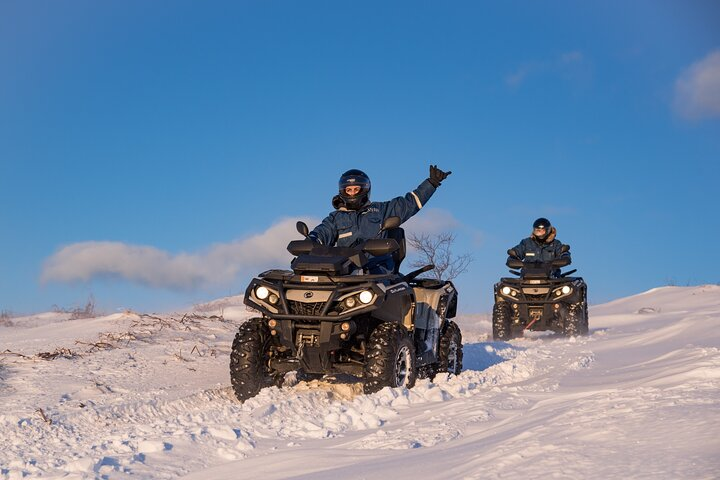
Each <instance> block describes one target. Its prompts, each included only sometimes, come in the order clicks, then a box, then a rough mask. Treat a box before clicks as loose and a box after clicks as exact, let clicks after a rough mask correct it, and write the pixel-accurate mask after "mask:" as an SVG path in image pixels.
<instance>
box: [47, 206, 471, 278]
mask: <svg viewBox="0 0 720 480" xmlns="http://www.w3.org/2000/svg"><path fill="white" fill-rule="evenodd" d="M305 221H306V223H307V224H308V225H309V226H310V227H311V228H312V227H313V226H314V225H316V224H317V223H318V222H317V221H316V220H315V219H306V220H305ZM295 223H296V219H283V220H281V221H279V222H278V223H276V224H274V225H273V226H271V227H270V228H268V229H267V230H266V231H265V232H262V233H259V234H256V235H253V236H250V237H247V238H244V239H241V240H237V241H234V242H230V243H221V244H216V245H213V246H211V247H209V248H208V249H206V250H204V251H202V252H197V253H178V254H172V253H170V252H167V251H164V250H161V249H159V248H156V247H151V246H146V245H131V244H127V243H122V242H110V241H108V242H98V241H89V242H80V243H74V244H72V245H68V246H65V247H63V248H61V249H60V250H58V251H57V252H56V253H55V254H53V255H52V256H51V257H50V258H48V259H47V260H46V261H45V264H44V266H43V271H42V275H41V281H42V282H78V281H81V282H82V281H89V280H92V279H95V278H103V277H111V278H120V279H123V280H126V281H129V282H133V283H138V284H142V285H146V286H150V287H160V288H167V289H172V290H189V289H194V288H209V287H217V286H223V285H228V284H232V283H233V282H234V281H235V280H236V278H237V276H238V275H240V274H254V273H258V272H259V271H261V270H262V269H265V268H289V267H290V260H291V259H292V256H291V255H290V253H288V251H287V249H286V247H287V244H288V242H289V241H290V240H293V239H298V238H300V237H299V234H298V233H297V231H296V230H295ZM403 227H404V228H405V229H406V231H407V232H408V234H409V233H416V234H428V235H435V234H437V233H440V232H445V231H449V230H455V229H458V228H459V227H461V224H460V222H459V221H458V220H457V219H456V218H455V217H453V216H452V214H451V213H450V212H448V211H446V210H442V209H438V208H429V209H423V211H422V212H421V213H420V214H419V215H416V216H415V217H413V218H412V219H410V220H409V221H408V222H407V223H405V224H404V225H403Z"/></svg>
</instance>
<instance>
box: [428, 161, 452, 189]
mask: <svg viewBox="0 0 720 480" xmlns="http://www.w3.org/2000/svg"><path fill="white" fill-rule="evenodd" d="M451 173H452V172H443V171H442V170H440V169H439V168H437V165H430V176H429V177H428V180H430V183H431V184H432V186H433V187H435V188H438V187H439V186H440V183H441V182H442V181H443V180H445V179H446V178H447V176H448V175H450V174H451Z"/></svg>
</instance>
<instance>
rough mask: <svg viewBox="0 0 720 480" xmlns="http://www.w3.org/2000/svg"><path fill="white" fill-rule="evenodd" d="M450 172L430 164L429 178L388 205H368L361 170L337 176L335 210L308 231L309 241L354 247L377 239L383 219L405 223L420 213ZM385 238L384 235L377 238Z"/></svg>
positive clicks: (367, 185) (366, 179) (367, 186)
mask: <svg viewBox="0 0 720 480" xmlns="http://www.w3.org/2000/svg"><path fill="white" fill-rule="evenodd" d="M451 173H452V172H443V171H442V170H440V169H439V168H437V166H435V165H431V166H430V176H429V177H428V178H427V179H426V180H425V181H423V182H422V183H421V184H420V185H419V186H418V187H417V188H416V189H415V190H413V191H412V192H409V193H407V194H405V196H403V197H396V198H393V199H392V200H389V201H387V202H371V201H370V186H371V185H370V178H369V177H368V176H367V175H366V174H365V173H364V172H362V171H360V170H355V169H353V170H348V171H347V172H345V173H343V174H342V176H341V177H340V181H339V182H338V194H337V195H336V196H335V197H333V200H332V205H333V207H334V208H335V211H334V212H331V213H330V214H329V215H328V216H327V217H325V219H324V220H323V221H322V223H321V224H320V225H318V226H317V227H315V228H314V229H313V230H312V232H310V234H309V238H311V239H313V240H315V241H316V242H319V243H321V244H323V245H331V246H332V245H337V246H338V247H354V246H357V245H359V244H361V243H363V242H365V241H366V240H369V239H371V238H377V237H378V233H379V232H380V227H381V226H382V223H383V221H384V220H385V219H387V218H389V217H393V216H394V217H400V220H401V222H405V221H407V220H408V219H409V218H410V217H412V216H413V215H415V214H416V213H417V212H419V211H420V209H421V208H422V207H423V206H424V205H425V204H426V203H427V201H428V200H430V197H431V196H432V194H433V193H435V190H436V189H437V187H439V186H440V183H441V182H442V181H443V180H445V178H447V176H448V175H450V174H451ZM384 236H385V235H384V232H383V235H381V236H380V237H384ZM388 257H389V256H388ZM380 260H381V259H380V258H378V261H380ZM382 262H383V263H384V266H385V268H389V269H392V265H388V258H383V259H382Z"/></svg>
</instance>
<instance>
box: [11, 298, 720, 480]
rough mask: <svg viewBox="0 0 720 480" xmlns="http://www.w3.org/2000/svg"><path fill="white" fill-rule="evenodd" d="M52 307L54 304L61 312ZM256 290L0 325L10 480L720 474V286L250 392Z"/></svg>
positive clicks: (484, 329) (469, 330) (475, 328)
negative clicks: (249, 294)
mask: <svg viewBox="0 0 720 480" xmlns="http://www.w3.org/2000/svg"><path fill="white" fill-rule="evenodd" d="M53 315H56V316H55V317H53ZM250 315H251V314H250V313H249V312H246V311H245V308H244V307H243V306H242V305H241V298H239V297H231V298H228V299H221V300H217V301H215V302H211V303H209V304H204V305H200V306H197V307H195V309H194V310H193V311H191V312H183V313H178V314H163V315H141V314H138V313H134V312H125V313H120V314H114V315H110V316H106V317H101V318H94V319H82V320H72V319H68V318H67V316H64V317H63V316H62V314H44V315H42V316H34V317H31V318H30V317H28V318H24V319H12V322H8V323H7V325H5V326H0V352H2V354H1V355H0V401H1V405H2V410H0V438H2V440H3V441H2V445H3V448H2V450H0V478H21V477H23V476H26V477H27V476H30V477H41V476H42V477H53V478H176V477H178V476H183V475H187V476H188V477H189V478H197V479H207V478H213V479H222V478H227V479H231V478H232V479H237V478H257V477H260V476H261V477H262V478H264V479H274V478H278V479H279V478H308V479H310V478H313V479H318V478H319V479H325V478H326V479H337V478H380V477H383V476H388V475H392V476H393V477H394V478H448V479H450V478H453V479H454V478H483V479H486V478H540V477H552V478H586V479H588V478H590V479H595V478H597V479H601V478H602V479H605V478H668V479H670V478H717V475H718V474H717V472H718V471H720V388H719V387H720V332H718V328H717V326H718V320H719V319H720V287H718V286H702V287H665V288H658V289H654V290H650V291H648V292H645V293H643V294H640V295H636V296H633V297H629V298H624V299H620V300H616V301H613V302H610V303H608V304H604V305H597V306H593V307H591V308H590V328H591V335H590V336H588V337H583V338H570V339H565V338H562V337H556V336H553V335H542V334H532V335H531V336H530V337H529V338H525V339H519V340H513V341H511V342H492V341H491V339H490V323H489V319H488V317H487V316H486V315H468V316H464V317H462V316H461V317H460V318H459V319H458V323H459V324H460V326H461V328H462V329H463V335H464V342H465V361H464V370H463V372H462V373H461V374H460V375H459V376H457V377H452V378H438V379H436V381H435V383H431V382H429V381H427V380H421V381H419V382H418V384H417V386H416V387H415V388H414V389H412V390H409V391H408V390H404V389H394V390H393V389H385V390H383V391H381V392H378V393H376V394H373V395H362V394H360V392H361V387H360V385H359V384H357V383H354V384H353V383H343V381H345V380H347V379H327V380H325V381H322V382H318V381H315V382H312V383H307V382H296V381H295V382H292V381H291V382H290V383H291V384H292V385H291V386H287V387H283V388H282V389H277V388H270V389H265V390H263V391H262V392H261V393H260V395H258V396H257V397H256V398H253V399H251V400H249V401H248V402H246V403H245V404H240V403H238V402H237V401H236V400H235V399H234V397H233V394H232V391H231V388H230V386H229V384H230V382H229V377H228V363H229V348H230V344H231V341H232V337H233V335H234V333H235V331H236V329H237V326H238V325H239V324H240V323H241V322H242V321H244V320H245V319H246V318H248V317H249V316H250Z"/></svg>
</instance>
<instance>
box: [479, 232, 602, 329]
mask: <svg viewBox="0 0 720 480" xmlns="http://www.w3.org/2000/svg"><path fill="white" fill-rule="evenodd" d="M569 250H570V246H569V245H563V246H562V252H563V253H565V252H568V251H569ZM508 255H509V257H508V260H507V263H506V265H507V266H508V267H510V268H511V269H512V270H510V273H512V274H514V275H516V276H518V277H520V278H514V277H513V278H501V279H500V281H499V282H498V283H496V284H495V305H494V306H493V313H492V329H493V338H494V339H495V340H510V339H513V338H517V337H522V336H523V332H524V331H525V330H552V331H554V332H555V333H559V334H562V335H565V336H568V337H569V336H575V335H587V333H588V311H587V285H586V284H585V281H584V280H583V279H582V278H581V277H570V276H569V275H571V274H573V273H575V272H576V271H577V270H570V271H568V272H566V273H562V272H561V270H560V269H561V267H565V266H567V265H569V264H570V258H569V257H567V256H565V257H560V258H557V259H555V260H553V261H552V262H528V261H525V262H523V261H522V260H520V259H519V258H517V255H516V252H515V251H514V250H513V249H510V250H508ZM518 269H519V271H518Z"/></svg>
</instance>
